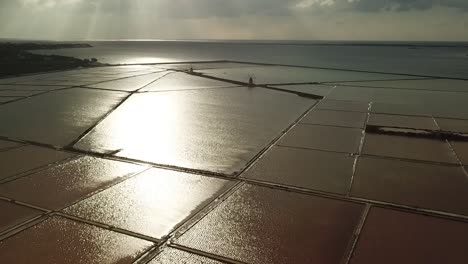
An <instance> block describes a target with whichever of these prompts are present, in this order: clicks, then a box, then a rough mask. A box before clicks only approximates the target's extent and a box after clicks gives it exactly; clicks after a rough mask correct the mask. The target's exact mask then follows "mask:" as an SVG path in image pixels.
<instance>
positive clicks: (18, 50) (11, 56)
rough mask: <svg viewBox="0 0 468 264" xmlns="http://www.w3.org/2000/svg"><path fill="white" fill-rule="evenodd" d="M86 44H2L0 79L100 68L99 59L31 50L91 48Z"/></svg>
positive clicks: (0, 43) (0, 47)
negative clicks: (81, 68) (45, 53)
mask: <svg viewBox="0 0 468 264" xmlns="http://www.w3.org/2000/svg"><path fill="white" fill-rule="evenodd" d="M91 47H92V46H91V45H89V44H84V43H45V42H42V43H38V42H29V43H28V42H21V43H12V42H0V77H8V76H15V75H21V74H28V73H38V72H46V71H52V70H68V69H74V68H80V67H93V66H99V65H100V63H98V62H97V59H77V58H73V57H66V56H58V55H40V54H34V53H31V52H29V51H31V50H53V49H71V48H91Z"/></svg>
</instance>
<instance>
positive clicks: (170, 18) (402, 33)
mask: <svg viewBox="0 0 468 264" xmlns="http://www.w3.org/2000/svg"><path fill="white" fill-rule="evenodd" d="M434 18H437V19H434ZM467 25H468V1H467V0H195V1H194V0H0V38H1V37H3V38H8V37H11V38H47V39H71V38H72V39H80V38H81V39H82V38H95V39H116V38H158V39H195V38H199V39H207V38H213V39H227V38H232V39H239V38H242V39H245V38H249V39H250V38H253V39H353V40H355V39H373V40H379V39H381V40H383V39H385V40H389V39H398V40H405V39H407V40H415V39H418V40H456V39H459V40H468V33H467V32H466V28H467Z"/></svg>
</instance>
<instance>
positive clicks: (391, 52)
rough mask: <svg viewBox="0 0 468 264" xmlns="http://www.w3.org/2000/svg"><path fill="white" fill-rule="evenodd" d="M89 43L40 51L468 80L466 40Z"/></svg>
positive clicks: (115, 60)
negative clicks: (306, 67) (88, 45)
mask: <svg viewBox="0 0 468 264" xmlns="http://www.w3.org/2000/svg"><path fill="white" fill-rule="evenodd" d="M80 43H81V42H80ZM85 43H88V44H90V45H92V47H91V48H75V49H59V50H41V51H35V52H36V53H41V54H57V55H65V56H72V57H77V58H97V59H98V60H99V61H100V62H102V63H109V64H142V63H167V62H189V61H212V60H231V61H243V62H256V63H271V64H282V65H296V66H311V67H320V68H334V69H349V70H362V71H372V72H385V73H402V74H415V75H424V76H430V77H442V78H444V77H445V78H460V79H468V43H466V42H376V41H374V42H352V41H201V40H197V41H193V40H189V41H178V40H174V41H155V40H125V41H122V40H118V41H86V42H85Z"/></svg>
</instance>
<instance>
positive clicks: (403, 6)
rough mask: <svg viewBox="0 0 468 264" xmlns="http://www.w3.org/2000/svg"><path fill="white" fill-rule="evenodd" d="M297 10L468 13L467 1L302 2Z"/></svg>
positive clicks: (315, 0) (305, 0)
mask: <svg viewBox="0 0 468 264" xmlns="http://www.w3.org/2000/svg"><path fill="white" fill-rule="evenodd" d="M294 7H295V8H299V9H300V8H303V9H316V8H321V9H324V8H329V9H334V10H348V11H350V10H354V11H362V12H381V11H389V12H402V11H409V10H428V9H431V8H434V7H447V8H454V9H459V10H462V11H468V1H466V0H300V1H297V3H296V4H295V5H294Z"/></svg>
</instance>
